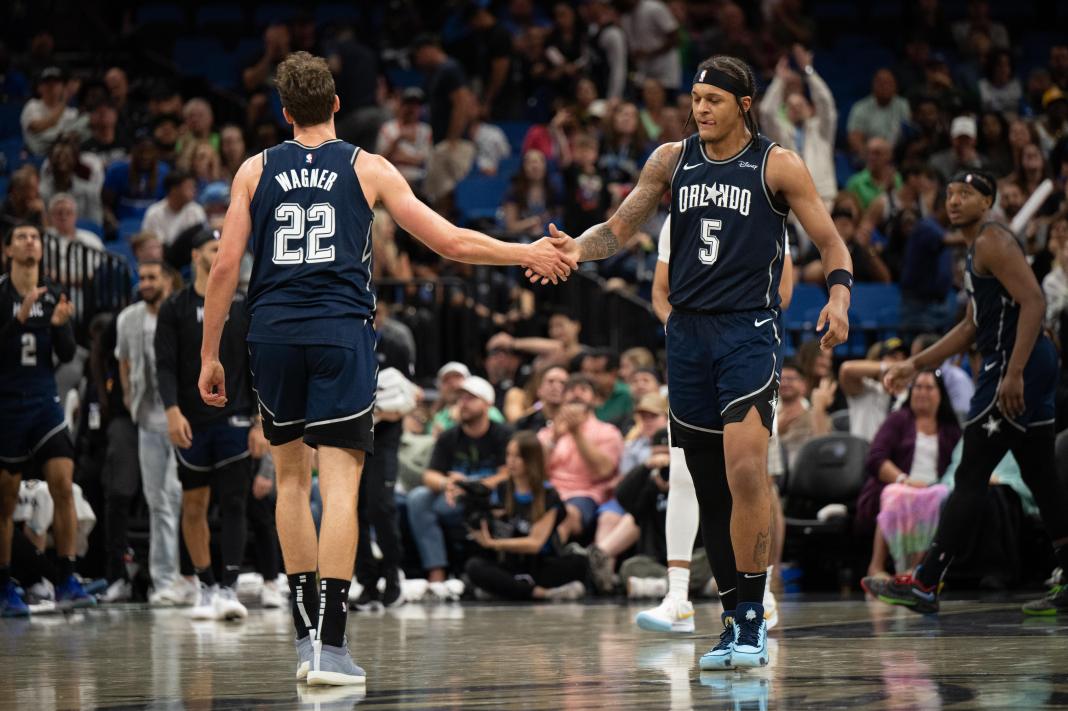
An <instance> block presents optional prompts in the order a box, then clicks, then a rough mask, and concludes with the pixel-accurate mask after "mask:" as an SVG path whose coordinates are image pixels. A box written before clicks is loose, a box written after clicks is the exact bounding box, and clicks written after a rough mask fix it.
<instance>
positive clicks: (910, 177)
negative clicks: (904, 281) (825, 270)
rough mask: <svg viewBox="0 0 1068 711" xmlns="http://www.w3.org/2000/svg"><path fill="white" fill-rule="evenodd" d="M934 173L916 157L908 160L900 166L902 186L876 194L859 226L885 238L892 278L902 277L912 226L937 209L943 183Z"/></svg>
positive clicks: (884, 252) (885, 259)
mask: <svg viewBox="0 0 1068 711" xmlns="http://www.w3.org/2000/svg"><path fill="white" fill-rule="evenodd" d="M931 173H932V171H931V169H930V168H925V167H924V165H923V164H922V163H919V162H917V161H909V162H908V163H905V164H904V165H903V166H902V167H901V187H899V188H897V189H896V190H891V191H889V192H887V193H884V194H882V195H880V196H879V197H877V198H875V200H873V201H872V203H871V205H869V206H868V210H867V212H866V214H865V216H864V219H863V222H862V224H861V226H860V228H859V230H860V232H861V233H864V234H872V233H873V232H874V231H878V232H879V233H880V234H881V235H882V236H883V237H884V238H885V239H886V243H885V245H884V246H883V248H882V252H881V254H880V256H881V257H882V260H883V262H884V263H885V264H886V266H887V268H888V269H889V270H890V276H891V281H894V282H898V281H900V280H901V267H902V261H903V260H904V258H905V248H906V244H907V242H908V237H909V235H910V234H912V229H913V227H914V226H915V224H916V222H917V221H918V220H919V219H921V218H922V217H926V216H927V215H929V214H931V211H932V210H933V209H934V203H935V200H936V198H937V195H938V192H939V190H940V184H939V180H938V177H937V176H936V175H932V174H931Z"/></svg>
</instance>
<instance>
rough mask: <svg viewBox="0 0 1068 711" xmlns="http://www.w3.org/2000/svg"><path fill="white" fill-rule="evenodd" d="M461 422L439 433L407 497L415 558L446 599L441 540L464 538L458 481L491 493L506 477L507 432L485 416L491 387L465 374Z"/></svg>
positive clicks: (445, 558) (445, 554)
mask: <svg viewBox="0 0 1068 711" xmlns="http://www.w3.org/2000/svg"><path fill="white" fill-rule="evenodd" d="M459 390H460V393H459V404H458V408H459V420H460V424H459V425H457V426H456V427H450V428H449V429H447V430H445V431H444V432H442V433H441V435H440V436H439V437H438V440H437V442H436V443H435V444H434V451H433V453H432V454H431V455H430V462H429V464H428V465H427V469H426V471H425V472H424V473H423V485H422V486H420V487H417V488H415V489H413V490H412V491H411V492H409V493H408V522H409V523H410V524H411V528H412V533H413V535H414V536H415V543H416V546H417V548H418V549H419V559H420V561H421V563H422V566H423V569H424V570H426V571H427V580H429V581H430V585H431V592H433V593H434V594H435V595H437V596H438V597H446V596H447V594H448V593H446V592H445V591H444V590H445V588H444V586H443V585H442V583H444V582H445V574H446V570H447V568H448V566H449V556H448V548H447V546H446V538H447V537H449V538H450V539H451V540H454V541H460V540H462V539H463V514H464V505H463V502H462V500H461V498H462V496H463V490H462V489H460V487H459V486H458V485H457V483H458V482H463V481H481V482H482V483H483V484H484V485H485V486H487V487H488V488H490V489H495V488H496V487H497V485H498V484H501V483H502V482H504V481H505V480H506V479H507V478H508V473H507V470H506V469H505V468H504V465H505V448H506V446H507V444H508V440H509V439H510V437H511V434H512V433H511V430H510V429H509V428H508V427H507V426H505V425H502V424H500V423H497V422H493V421H491V420H490V417H489V408H490V407H491V406H492V404H493V386H492V385H490V384H489V383H488V382H486V381H485V380H483V379H482V378H479V377H474V376H469V377H467V378H465V379H464V381H463V384H462V385H461V386H460V388H459Z"/></svg>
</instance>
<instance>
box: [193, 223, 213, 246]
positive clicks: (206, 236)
mask: <svg viewBox="0 0 1068 711" xmlns="http://www.w3.org/2000/svg"><path fill="white" fill-rule="evenodd" d="M214 239H219V230H213V229H211V228H210V227H205V228H204V229H202V230H200V231H199V232H197V233H196V234H195V235H193V249H200V248H201V247H203V246H204V245H205V244H207V243H208V242H211V241H212V240H214Z"/></svg>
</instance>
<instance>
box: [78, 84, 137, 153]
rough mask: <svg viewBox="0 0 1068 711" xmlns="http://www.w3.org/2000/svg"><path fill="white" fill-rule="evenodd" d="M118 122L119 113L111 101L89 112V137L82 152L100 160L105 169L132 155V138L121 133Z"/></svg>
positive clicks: (84, 142)
mask: <svg viewBox="0 0 1068 711" xmlns="http://www.w3.org/2000/svg"><path fill="white" fill-rule="evenodd" d="M118 122H119V112H118V110H116V108H115V106H114V104H112V103H110V102H109V101H101V102H100V103H99V104H97V105H96V108H94V109H93V110H92V111H90V112H89V137H88V138H86V139H85V140H84V141H83V142H82V145H81V150H82V153H85V154H89V155H94V156H96V157H97V158H98V159H100V162H101V164H102V165H103V167H104V168H105V169H106V168H108V167H109V166H110V165H111V164H112V163H114V162H116V161H120V160H123V159H125V158H126V157H127V156H129V153H130V137H129V135H124V134H122V133H120V132H119V130H118Z"/></svg>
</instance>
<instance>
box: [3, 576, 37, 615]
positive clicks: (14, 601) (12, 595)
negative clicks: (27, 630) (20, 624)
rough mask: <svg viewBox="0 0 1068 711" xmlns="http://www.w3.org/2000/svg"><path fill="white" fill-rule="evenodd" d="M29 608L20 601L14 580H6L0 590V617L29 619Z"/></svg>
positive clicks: (20, 597) (24, 602)
mask: <svg viewBox="0 0 1068 711" xmlns="http://www.w3.org/2000/svg"><path fill="white" fill-rule="evenodd" d="M29 616H30V608H29V607H28V606H27V605H26V601H25V600H23V599H22V595H21V594H20V593H19V589H18V586H17V585H15V581H14V580H10V579H9V580H8V581H7V584H6V585H4V587H2V588H0V617H29Z"/></svg>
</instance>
